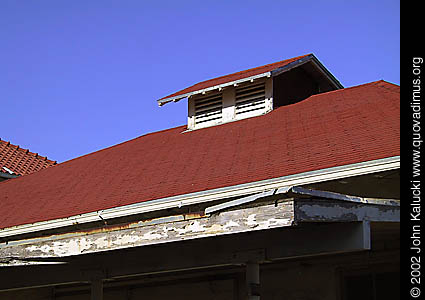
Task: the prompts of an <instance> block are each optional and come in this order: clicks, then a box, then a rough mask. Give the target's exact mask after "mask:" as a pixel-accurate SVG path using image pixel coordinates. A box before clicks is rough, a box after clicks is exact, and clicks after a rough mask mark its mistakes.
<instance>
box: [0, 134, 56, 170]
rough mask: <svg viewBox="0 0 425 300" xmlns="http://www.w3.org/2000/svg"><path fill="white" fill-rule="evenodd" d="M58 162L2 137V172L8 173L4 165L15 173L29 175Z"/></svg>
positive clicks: (0, 165)
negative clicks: (3, 139)
mask: <svg viewBox="0 0 425 300" xmlns="http://www.w3.org/2000/svg"><path fill="white" fill-rule="evenodd" d="M55 164H56V162H55V161H53V160H49V159H47V157H44V156H40V155H38V154H37V153H33V152H30V151H29V150H28V149H22V148H20V147H19V146H15V145H12V144H11V143H10V142H6V141H2V140H1V139H0V172H3V173H7V171H6V170H5V169H3V167H6V168H7V169H9V170H10V171H12V172H13V173H14V174H15V175H28V174H31V173H33V172H36V171H40V170H42V169H45V168H48V167H51V166H53V165H55Z"/></svg>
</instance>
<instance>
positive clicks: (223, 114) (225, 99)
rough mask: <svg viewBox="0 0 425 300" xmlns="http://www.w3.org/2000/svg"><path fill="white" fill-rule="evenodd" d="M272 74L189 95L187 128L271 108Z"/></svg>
mask: <svg viewBox="0 0 425 300" xmlns="http://www.w3.org/2000/svg"><path fill="white" fill-rule="evenodd" d="M272 93H273V81H272V78H270V77H267V78H258V79H256V80H249V81H248V80H247V81H245V82H238V83H235V84H232V85H229V86H226V87H224V88H217V89H216V90H215V91H210V92H206V94H202V93H198V94H196V95H193V96H192V97H190V98H189V101H188V109H189V111H188V112H189V114H188V120H187V128H188V129H189V130H193V129H200V128H204V127H209V126H214V125H219V124H223V123H228V122H232V121H238V120H242V119H245V118H250V117H255V116H260V115H262V114H265V113H268V112H269V111H271V110H272V109H273V94H272Z"/></svg>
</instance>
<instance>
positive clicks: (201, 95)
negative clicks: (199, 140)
mask: <svg viewBox="0 0 425 300" xmlns="http://www.w3.org/2000/svg"><path fill="white" fill-rule="evenodd" d="M342 87H343V86H342V85H341V84H340V83H339V81H338V80H337V79H336V78H335V77H334V76H333V75H332V74H331V73H330V72H329V71H328V70H327V69H326V68H325V67H324V66H323V65H322V64H321V63H320V62H319V60H318V59H317V58H316V57H315V56H314V55H313V54H308V55H304V56H300V57H295V58H292V59H287V60H283V61H280V62H276V63H272V64H268V65H265V66H261V67H257V68H253V69H248V70H245V71H241V72H237V73H233V74H229V75H226V76H221V77H218V78H214V79H210V80H207V81H203V82H200V83H197V84H195V85H193V86H191V87H188V88H186V89H184V90H181V91H179V92H176V93H174V94H172V95H169V96H167V97H164V98H162V99H160V100H158V104H159V105H160V106H162V105H163V104H166V103H169V102H177V101H180V100H181V99H184V98H187V99H188V124H187V127H188V130H193V129H200V128H204V127H209V126H214V125H219V124H223V123H227V122H233V121H237V120H241V119H245V118H250V117H255V116H259V115H263V114H266V113H268V112H270V111H272V110H273V109H274V108H277V107H279V106H284V105H290V104H294V103H296V102H299V101H302V100H304V99H306V98H308V97H310V96H311V95H314V94H318V93H322V92H328V91H332V90H336V89H340V88H342Z"/></svg>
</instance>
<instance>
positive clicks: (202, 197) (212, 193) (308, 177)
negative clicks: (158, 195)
mask: <svg viewBox="0 0 425 300" xmlns="http://www.w3.org/2000/svg"><path fill="white" fill-rule="evenodd" d="M398 168H400V156H393V157H387V158H382V159H377V160H372V161H365V162H359V163H354V164H350V165H342V166H336V167H331V168H326V169H320V170H315V171H309V172H304V173H299V174H293V175H287V176H283V177H278V178H272V179H267V180H261V181H255V182H249V183H244V184H240V185H236V186H228V187H224V188H218V189H213V190H207V191H200V192H195V193H190V194H184V195H177V196H172V197H167V198H162V199H156V200H151V201H146V202H140V203H135V204H130V205H125V206H119V207H115V208H110V209H104V210H98V211H94V212H90V213H83V214H80V215H76V216H70V217H67V218H61V219H53V220H48V221H40V222H36V223H30V224H23V225H16V226H12V227H6V228H2V229H0V238H5V237H11V236H18V235H22V234H30V233H34V232H41V231H46V230H50V229H56V228H62V227H67V226H73V225H76V224H83V223H91V222H96V221H101V220H102V221H104V220H107V219H114V218H118V217H126V216H131V215H136V214H140V213H146V212H152V211H158V210H162V209H169V208H175V207H182V206H187V205H193V204H199V203H204V202H210V201H214V200H220V199H226V198H232V197H241V196H246V195H249V194H253V193H259V192H264V191H268V190H270V189H276V188H285V187H290V186H294V185H305V184H311V183H316V182H322V181H329V180H335V179H339V178H347V177H351V176H359V175H366V174H371V173H375V172H383V171H387V170H394V169H398Z"/></svg>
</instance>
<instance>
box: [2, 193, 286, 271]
mask: <svg viewBox="0 0 425 300" xmlns="http://www.w3.org/2000/svg"><path fill="white" fill-rule="evenodd" d="M169 219H170V220H179V218H171V217H169ZM293 221H294V202H293V201H286V202H282V203H278V204H277V205H274V204H272V205H264V206H261V207H249V208H240V209H236V210H231V211H224V212H220V213H217V214H214V215H212V216H210V217H207V216H201V215H199V216H198V217H197V218H193V219H190V220H187V219H185V218H180V221H174V222H166V223H161V224H152V225H148V226H142V225H143V224H141V226H140V227H133V226H132V227H131V228H125V227H124V229H120V230H113V228H112V229H110V230H109V231H108V230H105V231H101V232H97V231H95V233H90V231H88V232H87V234H84V235H81V232H80V233H79V235H77V236H73V235H72V234H71V235H69V234H67V235H65V237H64V236H63V235H60V234H59V235H56V236H51V237H49V238H48V239H46V240H43V239H35V240H34V241H31V240H26V241H23V244H14V245H10V246H9V245H6V246H3V247H2V248H0V264H1V263H2V261H3V263H4V262H5V261H7V260H11V259H22V258H23V259H25V260H29V259H31V258H34V259H38V258H60V257H68V256H74V255H81V254H90V253H98V252H103V251H112V250H118V249H126V248H134V247H140V246H149V245H158V244H163V243H170V242H176V241H186V240H192V239H199V238H206V237H212V236H221V235H229V234H236V233H243V232H252V231H257V230H264V229H273V228H281V227H288V226H292V225H293ZM83 233H84V232H83ZM0 266H1V265H0Z"/></svg>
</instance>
